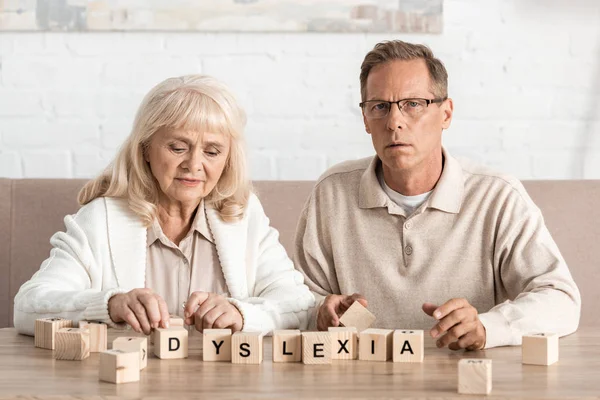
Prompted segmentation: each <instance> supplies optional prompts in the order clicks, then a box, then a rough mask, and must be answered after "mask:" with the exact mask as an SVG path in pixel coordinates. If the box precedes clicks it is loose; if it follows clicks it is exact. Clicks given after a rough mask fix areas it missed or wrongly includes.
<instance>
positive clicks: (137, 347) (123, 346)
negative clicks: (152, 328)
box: [112, 337, 148, 369]
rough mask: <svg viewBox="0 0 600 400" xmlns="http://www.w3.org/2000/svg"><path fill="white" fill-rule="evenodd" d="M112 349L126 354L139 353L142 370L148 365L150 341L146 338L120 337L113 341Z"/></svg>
mask: <svg viewBox="0 0 600 400" xmlns="http://www.w3.org/2000/svg"><path fill="white" fill-rule="evenodd" d="M112 348H113V350H122V351H124V352H125V353H132V352H137V353H139V356H140V369H144V368H146V366H147V365H148V339H146V338H145V337H119V338H116V339H115V340H113V344H112Z"/></svg>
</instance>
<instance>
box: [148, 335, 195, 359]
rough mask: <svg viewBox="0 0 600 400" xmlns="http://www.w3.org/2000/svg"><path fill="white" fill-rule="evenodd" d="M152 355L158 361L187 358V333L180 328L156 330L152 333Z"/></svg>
mask: <svg viewBox="0 0 600 400" xmlns="http://www.w3.org/2000/svg"><path fill="white" fill-rule="evenodd" d="M154 355H156V357H158V358H160V359H163V360H165V359H173V358H187V356H188V331H187V329H184V328H182V327H175V328H167V329H163V328H157V329H156V331H155V333H154Z"/></svg>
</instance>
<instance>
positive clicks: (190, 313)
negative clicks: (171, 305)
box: [184, 292, 244, 332]
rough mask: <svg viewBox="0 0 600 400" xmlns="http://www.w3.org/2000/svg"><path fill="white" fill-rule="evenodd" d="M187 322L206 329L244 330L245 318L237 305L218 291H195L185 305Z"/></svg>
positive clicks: (201, 329)
mask: <svg viewBox="0 0 600 400" xmlns="http://www.w3.org/2000/svg"><path fill="white" fill-rule="evenodd" d="M184 315H185V324H186V325H195V326H196V329H197V330H198V331H200V332H202V331H203V330H204V329H225V328H230V329H231V331H232V332H238V331H241V330H242V327H243V325H244V319H243V318H242V314H240V312H239V310H238V309H237V307H236V306H234V305H233V304H231V303H230V302H229V301H228V300H227V299H226V298H225V297H223V296H221V295H218V294H216V293H207V292H194V293H192V294H191V295H190V298H189V299H188V301H187V303H186V305H185V311H184Z"/></svg>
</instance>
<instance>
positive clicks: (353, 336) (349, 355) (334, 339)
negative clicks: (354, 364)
mask: <svg viewBox="0 0 600 400" xmlns="http://www.w3.org/2000/svg"><path fill="white" fill-rule="evenodd" d="M329 334H330V335H331V358H332V359H334V360H356V359H357V358H358V334H357V330H356V328H354V327H350V328H346V327H344V326H338V327H333V326H331V327H329Z"/></svg>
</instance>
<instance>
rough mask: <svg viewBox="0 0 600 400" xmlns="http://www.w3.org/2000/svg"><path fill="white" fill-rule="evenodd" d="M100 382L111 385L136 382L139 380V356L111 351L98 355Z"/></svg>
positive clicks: (120, 351) (137, 354)
mask: <svg viewBox="0 0 600 400" xmlns="http://www.w3.org/2000/svg"><path fill="white" fill-rule="evenodd" d="M100 380H101V381H106V382H111V383H127V382H137V381H139V380H140V355H139V353H138V352H135V351H132V352H126V351H123V350H118V349H112V350H108V351H104V352H102V353H100Z"/></svg>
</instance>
